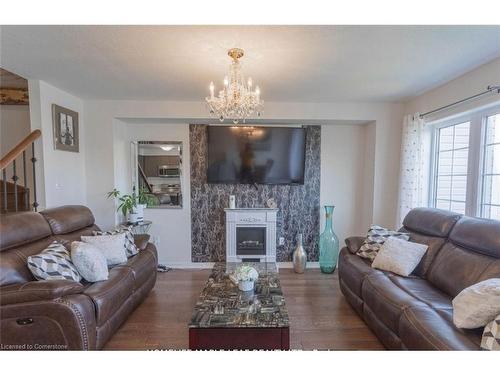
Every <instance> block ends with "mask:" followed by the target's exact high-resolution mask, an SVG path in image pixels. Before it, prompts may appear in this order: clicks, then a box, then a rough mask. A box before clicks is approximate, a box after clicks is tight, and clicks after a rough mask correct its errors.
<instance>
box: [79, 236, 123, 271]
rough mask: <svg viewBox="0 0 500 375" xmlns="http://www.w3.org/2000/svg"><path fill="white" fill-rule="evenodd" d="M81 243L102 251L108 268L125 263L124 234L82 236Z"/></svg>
mask: <svg viewBox="0 0 500 375" xmlns="http://www.w3.org/2000/svg"><path fill="white" fill-rule="evenodd" d="M82 241H83V242H86V243H89V244H91V245H94V246H95V247H97V248H98V249H99V250H101V251H102V253H103V255H104V257H105V258H106V262H107V263H108V266H114V265H115V264H120V263H125V262H126V261H127V254H126V253H125V245H124V243H125V233H119V234H112V235H102V236H82Z"/></svg>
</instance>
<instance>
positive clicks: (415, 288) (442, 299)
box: [389, 275, 453, 311]
mask: <svg viewBox="0 0 500 375" xmlns="http://www.w3.org/2000/svg"><path fill="white" fill-rule="evenodd" d="M389 278H390V279H391V281H392V282H393V283H394V284H395V285H397V286H398V287H399V288H401V289H403V290H404V291H405V292H406V293H408V294H409V295H411V296H413V297H415V298H416V299H418V300H419V301H422V302H423V303H425V304H427V305H429V306H430V307H432V308H433V309H439V310H450V311H451V310H452V309H453V306H452V304H451V301H452V298H451V297H450V296H448V295H446V294H444V293H443V292H441V291H440V290H439V289H437V288H436V287H435V286H434V285H432V284H431V283H430V282H428V281H427V280H424V279H421V278H418V277H402V276H398V275H389Z"/></svg>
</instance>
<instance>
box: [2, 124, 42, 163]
mask: <svg viewBox="0 0 500 375" xmlns="http://www.w3.org/2000/svg"><path fill="white" fill-rule="evenodd" d="M41 135H42V132H41V131H40V130H38V129H36V130H33V131H32V132H31V133H30V134H29V135H28V136H27V137H26V138H24V139H23V140H22V141H21V142H19V144H18V145H17V146H16V147H14V148H13V149H12V150H10V151H9V152H8V153H7V154H6V155H5V156H4V157H3V158H2V160H0V170H2V169H4V168H6V167H7V166H8V165H9V164H10V163H12V162H13V161H14V160H16V158H17V157H18V156H19V155H21V154H22V153H23V151H24V150H26V149H27V148H28V147H29V146H31V144H32V143H33V142H35V141H36V140H37V139H38V138H40V136H41Z"/></svg>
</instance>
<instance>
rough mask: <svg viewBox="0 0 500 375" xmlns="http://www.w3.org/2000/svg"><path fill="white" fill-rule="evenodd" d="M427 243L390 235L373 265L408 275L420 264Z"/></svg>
mask: <svg viewBox="0 0 500 375" xmlns="http://www.w3.org/2000/svg"><path fill="white" fill-rule="evenodd" d="M427 247H428V246H427V245H422V244H419V243H416V242H409V241H406V240H402V239H400V238H397V237H389V238H388V239H387V240H386V241H385V242H384V244H383V245H382V247H381V248H380V250H379V252H378V254H377V256H376V257H375V259H374V260H373V263H372V267H373V268H378V269H380V270H384V271H391V272H394V273H396V274H398V275H401V276H408V275H409V274H410V273H412V272H413V270H414V269H415V267H417V266H418V264H419V263H420V260H422V257H423V256H424V254H425V252H426V251H427Z"/></svg>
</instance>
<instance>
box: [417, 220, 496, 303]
mask: <svg viewBox="0 0 500 375" xmlns="http://www.w3.org/2000/svg"><path fill="white" fill-rule="evenodd" d="M457 225H458V224H457ZM494 277H500V259H497V258H492V257H490V256H486V255H483V254H481V253H477V252H475V251H472V250H467V249H465V248H463V247H459V246H456V245H454V244H453V243H450V242H447V243H446V244H445V245H444V246H443V248H442V249H441V250H440V251H439V253H438V255H437V256H436V258H435V259H434V262H433V263H432V265H431V268H430V269H429V272H428V273H427V279H428V280H429V281H430V282H431V283H432V284H434V286H436V287H438V288H439V289H441V290H442V291H443V292H444V293H446V294H448V295H450V296H451V297H455V296H456V295H457V294H458V293H460V292H461V291H462V290H464V289H465V288H467V287H469V286H471V285H473V284H476V283H478V282H480V281H483V280H486V279H490V278H494Z"/></svg>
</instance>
